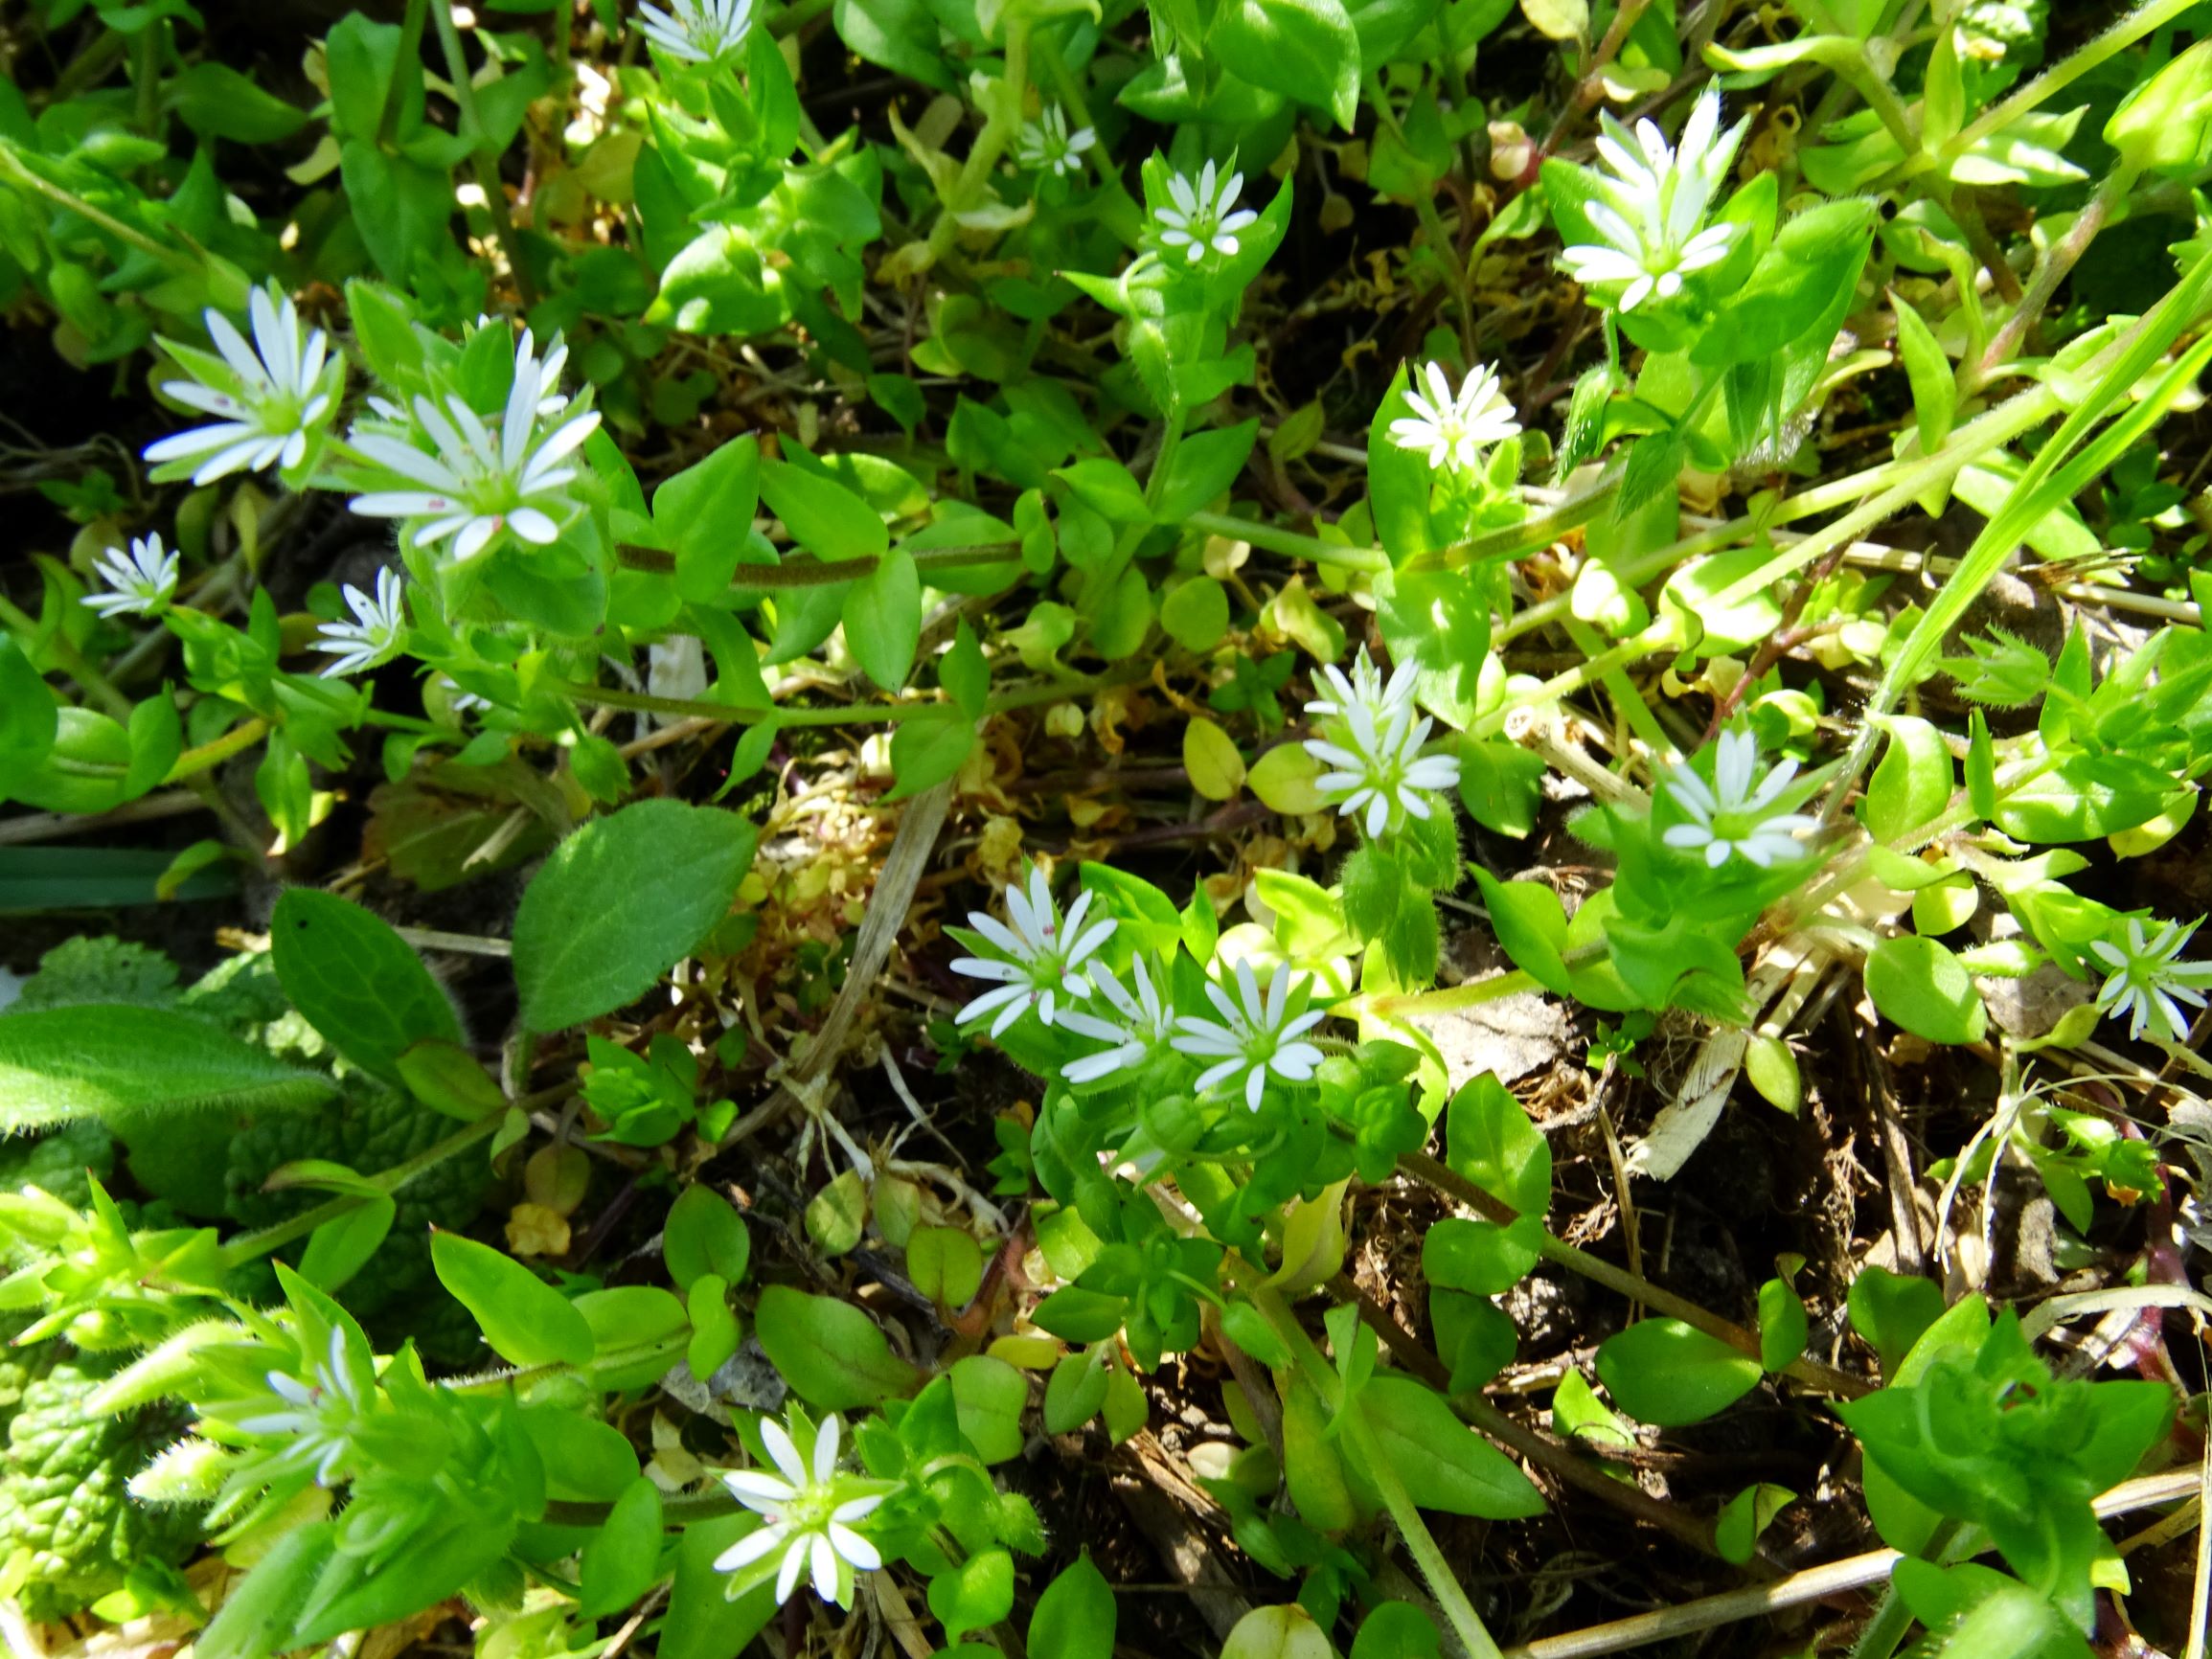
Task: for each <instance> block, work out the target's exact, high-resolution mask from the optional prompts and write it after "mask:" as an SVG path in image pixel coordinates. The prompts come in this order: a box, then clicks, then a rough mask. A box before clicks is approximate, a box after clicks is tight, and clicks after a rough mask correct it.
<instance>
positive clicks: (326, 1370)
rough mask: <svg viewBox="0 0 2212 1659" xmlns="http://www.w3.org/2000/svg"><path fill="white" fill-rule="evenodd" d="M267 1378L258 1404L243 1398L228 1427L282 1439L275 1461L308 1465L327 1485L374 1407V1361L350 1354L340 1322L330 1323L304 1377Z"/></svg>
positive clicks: (273, 1375)
mask: <svg viewBox="0 0 2212 1659" xmlns="http://www.w3.org/2000/svg"><path fill="white" fill-rule="evenodd" d="M266 1380H267V1382H268V1387H269V1392H268V1394H267V1395H265V1396H263V1397H262V1402H253V1401H249V1402H247V1403H248V1410H247V1412H246V1415H243V1416H240V1417H237V1418H234V1419H233V1420H232V1422H233V1426H235V1427H236V1428H238V1429H239V1431H240V1432H241V1433H244V1434H250V1435H266V1436H269V1437H271V1438H275V1439H281V1440H283V1441H285V1444H284V1445H282V1446H280V1447H278V1448H277V1450H276V1457H275V1463H276V1464H279V1465H283V1466H288V1467H294V1468H298V1467H310V1468H312V1469H313V1470H314V1471H315V1484H316V1485H318V1486H322V1487H328V1486H330V1485H331V1483H332V1482H333V1481H335V1480H337V1479H338V1478H339V1474H340V1471H341V1469H342V1468H343V1467H344V1466H345V1463H346V1458H347V1454H348V1453H350V1452H351V1451H352V1450H353V1446H354V1443H355V1441H356V1439H357V1437H358V1435H359V1432H360V1427H361V1423H362V1420H363V1419H364V1418H365V1417H366V1416H367V1415H368V1414H369V1413H370V1411H371V1410H373V1409H374V1407H375V1405H376V1368H375V1366H374V1364H373V1363H372V1362H371V1361H370V1359H369V1357H368V1355H366V1354H363V1353H356V1352H353V1347H352V1345H351V1344H350V1343H348V1341H347V1340H346V1330H345V1328H344V1327H343V1326H338V1325H333V1326H332V1327H331V1341H330V1350H329V1352H328V1353H327V1354H325V1356H324V1357H323V1358H321V1359H320V1360H317V1361H316V1362H315V1363H314V1364H312V1365H310V1366H309V1367H308V1372H307V1375H306V1376H304V1377H302V1376H297V1375H291V1374H289V1373H286V1372H282V1371H272V1372H270V1373H268V1375H267V1378H266ZM257 1404H258V1405H259V1409H254V1408H255V1406H256V1405H257Z"/></svg>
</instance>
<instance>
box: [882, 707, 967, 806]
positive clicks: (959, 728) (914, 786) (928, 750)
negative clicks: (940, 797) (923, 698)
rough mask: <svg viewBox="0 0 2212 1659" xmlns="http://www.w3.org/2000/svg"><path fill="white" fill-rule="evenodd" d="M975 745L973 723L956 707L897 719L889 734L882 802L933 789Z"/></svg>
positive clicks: (950, 775)
mask: <svg viewBox="0 0 2212 1659" xmlns="http://www.w3.org/2000/svg"><path fill="white" fill-rule="evenodd" d="M974 747H975V722H974V720H972V719H971V718H969V716H967V715H965V714H963V713H962V712H961V711H960V710H958V709H956V708H945V709H931V710H929V711H928V712H927V713H926V714H923V715H917V716H915V717H914V718H913V719H911V720H901V722H900V723H899V725H898V727H897V728H896V729H895V730H894V731H893V732H892V734H891V776H892V778H893V779H894V780H895V782H894V783H893V784H892V788H891V792H890V793H889V794H888V795H886V796H884V799H885V800H886V801H901V800H904V799H905V798H906V797H907V796H909V795H919V794H921V793H922V791H923V790H924V789H934V788H935V787H936V786H937V785H938V784H942V783H944V782H945V781H946V779H947V778H950V777H952V776H953V775H954V774H955V773H957V772H958V771H959V770H960V768H961V766H962V765H963V764H964V763H965V762H966V761H967V760H968V755H969V750H971V749H973V748H974Z"/></svg>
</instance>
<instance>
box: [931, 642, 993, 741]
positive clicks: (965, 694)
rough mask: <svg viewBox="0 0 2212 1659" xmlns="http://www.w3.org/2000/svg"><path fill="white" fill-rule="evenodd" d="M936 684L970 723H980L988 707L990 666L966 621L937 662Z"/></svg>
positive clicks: (989, 699) (989, 702) (989, 704)
mask: <svg viewBox="0 0 2212 1659" xmlns="http://www.w3.org/2000/svg"><path fill="white" fill-rule="evenodd" d="M937 683H938V684H939V685H941V686H943V687H944V688H945V693H946V695H947V696H949V697H950V698H951V699H952V701H953V704H954V705H955V706H956V707H957V708H958V709H959V710H960V712H961V713H962V714H964V715H966V716H968V717H969V719H970V720H980V719H982V718H983V716H984V712H985V710H987V709H988V708H990V706H991V664H990V663H989V662H988V661H986V660H985V658H984V655H983V647H982V646H980V645H979V644H977V643H976V639H975V630H974V629H973V628H971V627H969V625H968V619H967V618H966V617H962V618H961V619H960V625H959V627H958V628H957V629H956V630H955V631H954V633H953V636H952V646H951V648H950V649H948V650H947V651H946V653H945V655H944V656H942V657H940V658H939V659H938V662H937Z"/></svg>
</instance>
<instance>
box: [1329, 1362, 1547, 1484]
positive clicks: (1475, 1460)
mask: <svg viewBox="0 0 2212 1659" xmlns="http://www.w3.org/2000/svg"><path fill="white" fill-rule="evenodd" d="M1355 1409H1356V1410H1357V1411H1359V1412H1361V1413H1363V1414H1364V1415H1365V1417H1366V1420H1367V1426H1368V1428H1369V1429H1370V1430H1371V1431H1372V1432H1373V1434H1374V1436H1375V1440H1376V1443H1377V1444H1378V1445H1379V1446H1380V1447H1381V1450H1382V1455H1383V1456H1384V1457H1386V1458H1388V1459H1389V1460H1390V1465H1391V1467H1392V1468H1394V1469H1395V1470H1396V1471H1397V1473H1398V1478H1399V1479H1400V1480H1401V1481H1402V1482H1403V1483H1404V1485H1405V1490H1406V1492H1407V1494H1408V1495H1409V1496H1410V1497H1411V1498H1412V1499H1413V1501H1414V1503H1415V1504H1416V1505H1418V1506H1419V1507H1420V1508H1422V1509H1425V1510H1439V1511H1443V1512H1444V1513H1446V1514H1451V1515H1474V1516H1478V1517H1480V1518H1481V1519H1483V1520H1489V1521H1511V1520H1519V1519H1522V1518H1524V1517H1526V1516H1529V1515H1540V1514H1542V1513H1543V1511H1544V1501H1543V1494H1542V1493H1540V1492H1539V1491H1538V1490H1537V1489H1536V1488H1535V1487H1534V1486H1532V1485H1530V1484H1529V1478H1528V1476H1526V1475H1524V1474H1522V1473H1521V1470H1520V1465H1518V1464H1516V1463H1515V1462H1514V1461H1513V1459H1511V1458H1509V1457H1507V1456H1506V1455H1505V1453H1503V1452H1501V1451H1499V1450H1498V1449H1497V1447H1495V1446H1494V1445H1492V1444H1491V1443H1490V1442H1488V1441H1487V1440H1485V1439H1483V1438H1482V1436H1481V1435H1479V1434H1477V1433H1475V1431H1474V1430H1473V1429H1471V1428H1469V1427H1468V1426H1467V1424H1465V1423H1463V1422H1461V1421H1460V1420H1459V1419H1457V1418H1456V1417H1453V1416H1452V1415H1451V1407H1449V1406H1448V1405H1447V1404H1445V1403H1444V1397H1443V1396H1442V1395H1439V1394H1438V1393H1437V1392H1436V1391H1435V1390H1434V1389H1431V1388H1429V1387H1427V1386H1426V1385H1425V1384H1423V1383H1419V1382H1416V1381H1414V1380H1413V1379H1412V1378H1411V1377H1407V1376H1398V1375H1393V1374H1391V1373H1389V1372H1377V1373H1376V1374H1375V1375H1374V1376H1373V1377H1371V1378H1370V1379H1369V1380H1368V1383H1367V1386H1366V1387H1365V1388H1363V1389H1362V1390H1360V1393H1359V1398H1358V1400H1357V1405H1356V1406H1355ZM1348 1472H1349V1473H1350V1474H1351V1476H1352V1478H1353V1480H1354V1482H1355V1483H1357V1484H1364V1483H1365V1482H1366V1480H1367V1478H1368V1477H1367V1476H1366V1475H1365V1473H1364V1472H1363V1471H1362V1470H1361V1469H1359V1468H1358V1467H1357V1464H1353V1465H1351V1466H1348Z"/></svg>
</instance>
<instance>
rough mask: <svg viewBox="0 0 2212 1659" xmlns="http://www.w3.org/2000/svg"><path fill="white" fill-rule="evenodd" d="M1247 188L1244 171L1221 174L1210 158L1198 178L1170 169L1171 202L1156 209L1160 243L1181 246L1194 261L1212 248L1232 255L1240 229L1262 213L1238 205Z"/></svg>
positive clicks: (1154, 214) (1185, 254)
mask: <svg viewBox="0 0 2212 1659" xmlns="http://www.w3.org/2000/svg"><path fill="white" fill-rule="evenodd" d="M1243 190H1244V175H1243V173H1241V172H1233V173H1231V174H1229V176H1228V177H1227V178H1221V177H1220V175H1219V171H1218V170H1217V169H1216V168H1215V166H1214V164H1213V163H1212V162H1210V161H1209V162H1208V163H1206V165H1205V167H1204V168H1203V169H1201V170H1199V173H1198V176H1197V181H1196V182H1194V181H1192V180H1191V179H1188V178H1185V177H1184V176H1183V175H1182V174H1181V173H1179V172H1174V173H1170V174H1169V175H1168V195H1169V198H1170V205H1168V206H1166V207H1162V208H1156V209H1154V210H1153V213H1152V216H1153V217H1154V218H1155V219H1157V220H1158V221H1159V229H1158V231H1157V233H1156V234H1157V235H1158V237H1159V239H1160V244H1161V245H1162V246H1163V247H1170V248H1181V249H1182V250H1183V257H1184V259H1185V260H1186V261H1188V262H1189V263H1191V264H1194V265H1195V264H1197V262H1198V261H1200V260H1202V259H1204V258H1205V257H1206V251H1207V249H1209V248H1211V249H1212V250H1213V251H1214V252H1215V253H1217V254H1220V256H1221V257H1222V258H1224V259H1227V258H1230V257H1232V256H1233V255H1234V254H1235V253H1236V251H1237V248H1238V246H1239V243H1238V241H1237V233H1238V232H1239V231H1241V230H1243V228H1244V227H1245V226H1246V225H1248V224H1252V223H1254V222H1255V221H1256V220H1257V219H1258V218H1259V215H1258V214H1256V213H1254V212H1253V211H1252V210H1251V209H1250V208H1238V207H1237V198H1238V197H1239V196H1240V195H1242V194H1243ZM1231 209H1235V210H1236V211H1235V212H1231V211H1230V210H1231Z"/></svg>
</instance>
